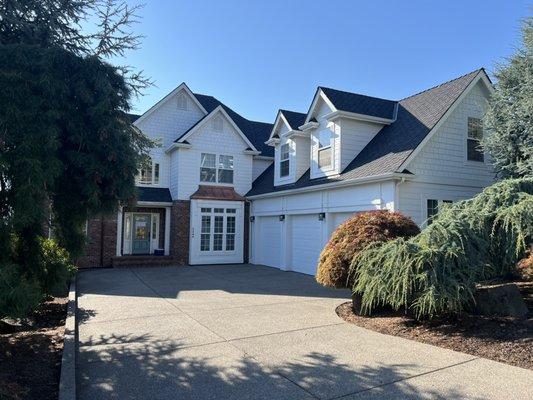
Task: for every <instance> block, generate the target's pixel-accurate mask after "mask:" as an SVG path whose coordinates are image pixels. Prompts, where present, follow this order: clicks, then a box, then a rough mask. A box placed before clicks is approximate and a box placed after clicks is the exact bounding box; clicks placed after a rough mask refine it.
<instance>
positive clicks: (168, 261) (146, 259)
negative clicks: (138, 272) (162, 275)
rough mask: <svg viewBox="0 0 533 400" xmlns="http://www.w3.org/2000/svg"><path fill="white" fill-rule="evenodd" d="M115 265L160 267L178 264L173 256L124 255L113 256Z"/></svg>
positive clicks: (112, 262) (112, 261)
mask: <svg viewBox="0 0 533 400" xmlns="http://www.w3.org/2000/svg"><path fill="white" fill-rule="evenodd" d="M111 264H112V266H113V267H160V266H163V265H172V264H176V260H175V259H174V257H172V256H122V257H113V258H112V260H111Z"/></svg>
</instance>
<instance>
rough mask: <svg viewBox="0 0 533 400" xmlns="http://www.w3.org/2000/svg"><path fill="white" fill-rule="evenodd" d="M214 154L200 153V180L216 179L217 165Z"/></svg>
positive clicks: (212, 180)
mask: <svg viewBox="0 0 533 400" xmlns="http://www.w3.org/2000/svg"><path fill="white" fill-rule="evenodd" d="M216 159H217V156H216V154H207V153H202V159H201V162H200V181H202V182H216V180H217V166H216Z"/></svg>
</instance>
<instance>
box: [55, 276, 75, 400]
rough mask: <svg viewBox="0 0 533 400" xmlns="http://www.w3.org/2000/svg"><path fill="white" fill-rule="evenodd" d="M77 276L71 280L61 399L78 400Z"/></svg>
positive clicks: (61, 377)
mask: <svg viewBox="0 0 533 400" xmlns="http://www.w3.org/2000/svg"><path fill="white" fill-rule="evenodd" d="M76 303H77V299H76V277H73V278H72V280H71V281H70V289H69V294H68V307H67V319H66V320H65V335H64V339H63V356H62V358H61V376H60V378H59V397H58V399H59V400H76V306H77V304H76Z"/></svg>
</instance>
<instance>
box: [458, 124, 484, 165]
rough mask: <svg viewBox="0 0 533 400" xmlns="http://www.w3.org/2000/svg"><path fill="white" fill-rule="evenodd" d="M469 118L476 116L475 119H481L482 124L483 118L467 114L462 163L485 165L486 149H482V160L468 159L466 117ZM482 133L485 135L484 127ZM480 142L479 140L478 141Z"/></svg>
mask: <svg viewBox="0 0 533 400" xmlns="http://www.w3.org/2000/svg"><path fill="white" fill-rule="evenodd" d="M469 118H476V119H479V120H481V123H482V124H483V118H480V117H473V116H471V115H469V116H467V118H466V129H465V139H464V141H463V150H464V164H465V165H469V166H472V167H481V168H483V167H485V165H486V164H487V157H488V153H487V152H486V151H483V161H475V160H469V159H468V140H469V139H471V138H470V137H469V136H468V119H469ZM482 134H483V137H485V129H483V131H482ZM480 142H481V141H480Z"/></svg>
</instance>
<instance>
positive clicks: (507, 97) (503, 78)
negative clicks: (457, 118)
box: [483, 17, 533, 179]
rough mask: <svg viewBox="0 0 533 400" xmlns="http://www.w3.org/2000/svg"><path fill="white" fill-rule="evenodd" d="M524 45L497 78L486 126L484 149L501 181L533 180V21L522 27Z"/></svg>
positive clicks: (529, 20) (499, 70) (527, 21)
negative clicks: (524, 178) (532, 177)
mask: <svg viewBox="0 0 533 400" xmlns="http://www.w3.org/2000/svg"><path fill="white" fill-rule="evenodd" d="M522 41H523V43H522V45H521V47H520V48H519V49H518V50H517V52H516V54H514V55H513V56H512V57H511V58H510V59H509V60H508V62H507V63H506V64H504V65H501V66H500V67H499V68H498V69H497V71H496V73H495V76H496V78H497V83H496V91H495V93H494V95H493V96H492V99H491V101H490V105H489V110H488V112H487V115H486V118H485V124H486V125H487V128H488V130H489V132H490V135H489V136H488V137H487V139H486V140H485V142H484V143H483V144H484V147H485V149H486V150H488V152H489V153H490V155H491V157H492V159H493V162H494V166H495V169H496V172H497V174H498V176H499V177H500V178H503V179H505V178H519V177H531V176H533V18H531V17H530V18H527V19H526V20H525V21H524V23H523V27H522Z"/></svg>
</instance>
